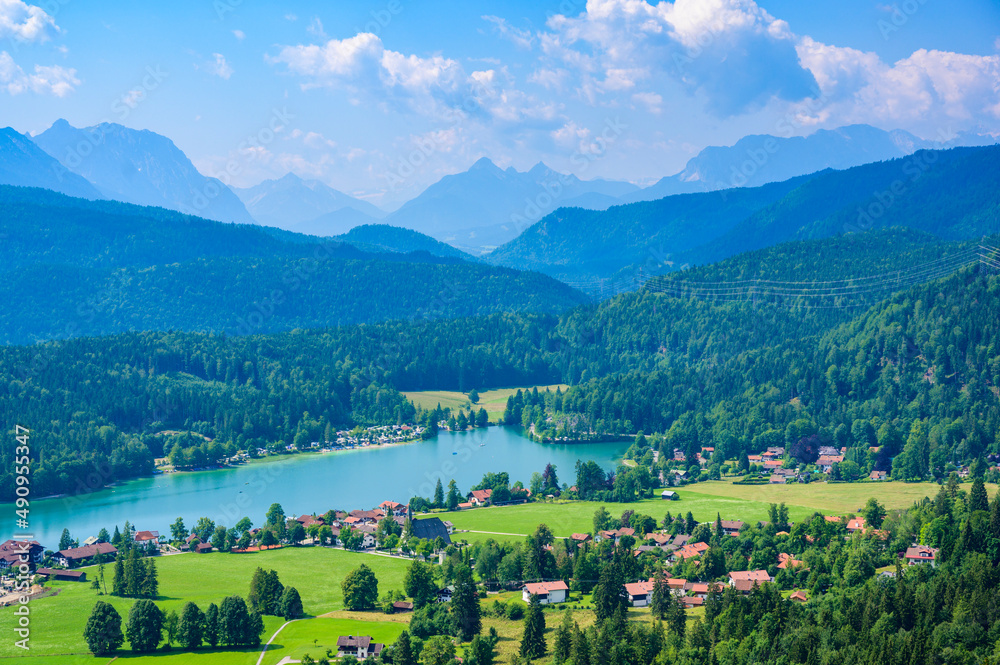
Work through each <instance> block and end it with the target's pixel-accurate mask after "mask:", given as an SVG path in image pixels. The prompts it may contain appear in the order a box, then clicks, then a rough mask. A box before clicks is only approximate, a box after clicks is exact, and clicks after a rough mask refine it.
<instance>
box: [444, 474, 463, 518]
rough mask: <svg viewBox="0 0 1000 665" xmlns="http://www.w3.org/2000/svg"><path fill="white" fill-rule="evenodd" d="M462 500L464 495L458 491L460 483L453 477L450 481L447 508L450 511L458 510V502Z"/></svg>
mask: <svg viewBox="0 0 1000 665" xmlns="http://www.w3.org/2000/svg"><path fill="white" fill-rule="evenodd" d="M461 502H462V495H461V494H460V493H459V491H458V484H457V483H456V482H455V479H454V478H452V479H451V480H450V481H448V498H447V503H446V506H445V507H446V508H447V509H448V510H450V511H453V510H458V504H460V503H461Z"/></svg>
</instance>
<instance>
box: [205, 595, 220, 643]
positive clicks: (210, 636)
mask: <svg viewBox="0 0 1000 665" xmlns="http://www.w3.org/2000/svg"><path fill="white" fill-rule="evenodd" d="M219 638H220V635H219V606H218V605H216V604H215V603H211V604H209V606H208V609H207V610H205V628H204V631H203V634H202V639H204V640H205V643H206V644H208V646H210V647H212V648H213V649H214V648H215V647H216V646H218V644H219Z"/></svg>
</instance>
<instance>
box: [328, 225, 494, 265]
mask: <svg viewBox="0 0 1000 665" xmlns="http://www.w3.org/2000/svg"><path fill="white" fill-rule="evenodd" d="M337 240H339V241H341V242H346V243H347V244H349V245H353V246H355V247H357V248H358V249H363V250H365V251H369V252H400V253H403V254H408V253H410V252H427V253H428V254H430V255H432V256H441V257H447V258H460V259H466V260H468V261H475V260H476V259H475V258H474V257H472V256H470V255H469V254H466V253H465V252H463V251H462V250H460V249H456V248H455V247H452V246H451V245H448V244H445V243H443V242H441V241H439V240H435V239H434V238H431V237H430V236H428V235H424V234H423V233H420V232H418V231H413V230H411V229H404V228H401V227H398V226H389V225H388V224H363V225H361V226H356V227H354V228H353V229H351V230H350V231H349V232H348V233H345V234H343V235H339V236H337Z"/></svg>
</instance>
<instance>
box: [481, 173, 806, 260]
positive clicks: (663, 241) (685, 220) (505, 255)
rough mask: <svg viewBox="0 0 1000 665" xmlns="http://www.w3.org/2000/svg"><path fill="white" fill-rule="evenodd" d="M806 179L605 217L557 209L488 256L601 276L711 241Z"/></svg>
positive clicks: (619, 210)
mask: <svg viewBox="0 0 1000 665" xmlns="http://www.w3.org/2000/svg"><path fill="white" fill-rule="evenodd" d="M808 177H809V176H803V177H801V178H794V179H792V180H788V181H786V182H780V183H773V184H769V185H764V186H763V187H756V188H748V189H729V190H724V191H721V192H705V193H698V194H678V195H676V196H668V197H666V198H663V199H659V200H657V201H644V202H639V203H630V204H628V205H621V206H614V207H611V208H608V210H606V211H598V210H584V209H583V208H560V209H559V210H556V211H555V212H553V213H551V214H549V215H547V216H546V217H545V218H543V219H542V220H541V221H539V222H538V223H537V224H534V225H532V226H531V227H529V228H528V229H526V230H525V231H524V232H523V233H522V234H521V235H520V236H518V237H517V238H515V239H514V240H512V241H510V242H509V243H507V244H505V245H503V246H502V247H499V248H497V249H496V250H495V251H494V252H493V253H492V254H490V255H489V256H488V260H489V261H490V262H492V263H496V264H499V265H506V266H521V267H525V268H530V269H533V270H540V271H542V272H545V273H546V274H551V275H556V276H559V277H562V278H567V279H579V278H581V277H594V276H599V277H607V276H610V275H613V274H614V273H616V272H617V271H618V270H620V269H621V268H622V267H625V266H630V265H635V264H643V263H648V262H650V260H652V261H651V262H652V263H653V264H654V265H656V266H659V265H660V263H662V262H663V261H665V260H669V257H670V255H672V254H674V253H676V252H680V251H684V250H690V249H693V248H695V247H697V246H699V245H701V244H703V243H704V242H706V241H707V240H710V239H712V238H716V237H718V236H720V235H722V234H724V233H725V232H726V231H728V230H729V229H731V228H732V227H734V226H735V225H737V224H738V223H740V222H741V221H742V220H744V219H746V218H747V217H748V216H749V215H751V214H752V213H754V212H756V211H757V210H760V209H762V208H764V207H765V206H767V205H770V204H772V203H774V202H776V201H779V200H781V199H782V198H783V197H784V196H786V195H787V194H788V193H789V192H791V191H792V190H794V189H795V188H796V187H798V186H799V185H800V184H801V183H802V182H804V181H805V180H806V179H808Z"/></svg>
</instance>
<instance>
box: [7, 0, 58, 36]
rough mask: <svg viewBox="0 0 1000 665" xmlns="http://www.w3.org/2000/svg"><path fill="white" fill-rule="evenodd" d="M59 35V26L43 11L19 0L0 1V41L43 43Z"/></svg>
mask: <svg viewBox="0 0 1000 665" xmlns="http://www.w3.org/2000/svg"><path fill="white" fill-rule="evenodd" d="M58 33H59V26H57V25H56V22H55V20H54V19H53V18H52V17H51V16H49V15H48V14H47V13H46V12H45V10H44V9H42V8H41V7H37V6H35V5H29V4H25V3H24V2H22V1H21V0H0V39H7V38H10V39H13V40H15V41H18V42H44V41H46V40H48V39H50V38H51V37H53V36H55V35H56V34H58Z"/></svg>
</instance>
